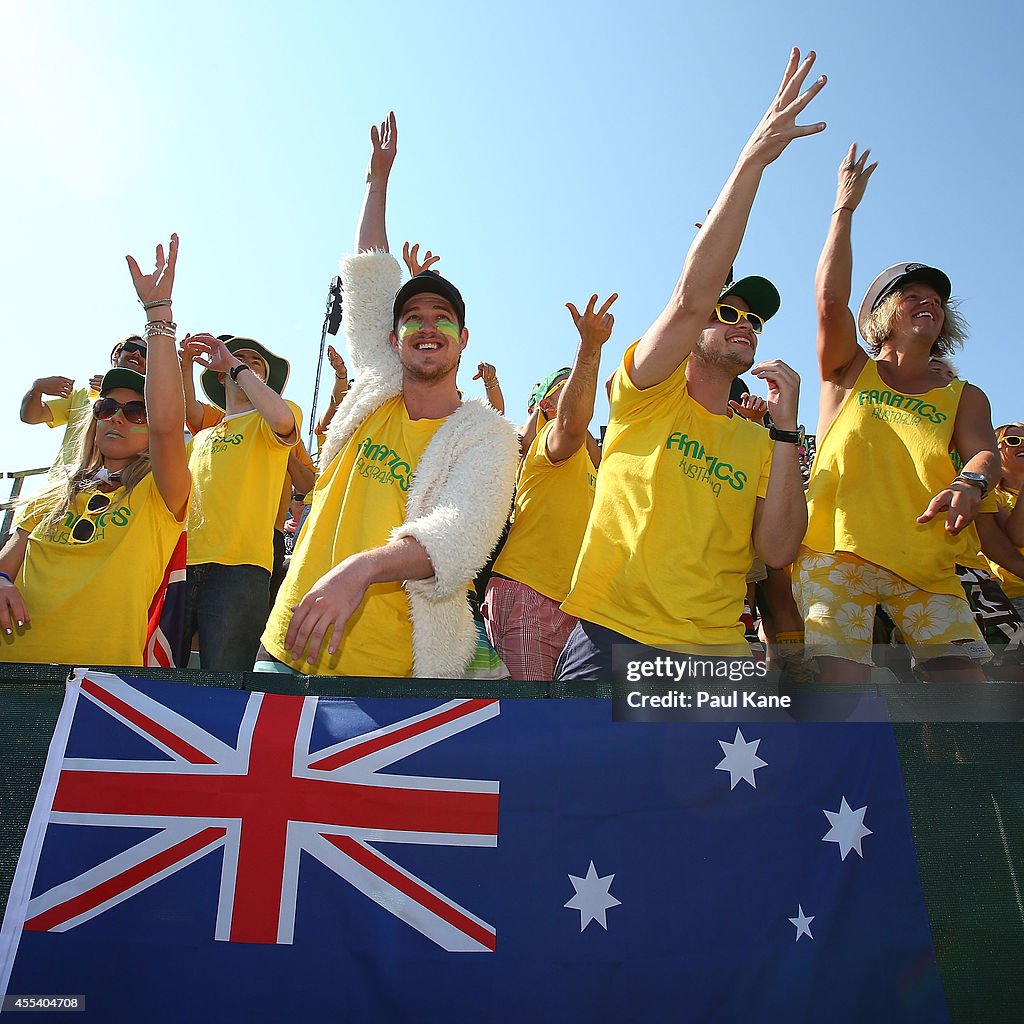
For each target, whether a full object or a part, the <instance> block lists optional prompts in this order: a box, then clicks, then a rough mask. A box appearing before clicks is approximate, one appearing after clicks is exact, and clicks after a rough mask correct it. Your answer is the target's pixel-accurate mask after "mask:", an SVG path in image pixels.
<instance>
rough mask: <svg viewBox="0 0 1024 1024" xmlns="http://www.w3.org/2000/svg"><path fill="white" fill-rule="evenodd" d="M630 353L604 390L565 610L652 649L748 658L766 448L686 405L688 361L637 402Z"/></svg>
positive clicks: (737, 421)
mask: <svg viewBox="0 0 1024 1024" xmlns="http://www.w3.org/2000/svg"><path fill="white" fill-rule="evenodd" d="M635 348H636V345H633V346H631V347H630V348H629V349H627V350H626V354H625V356H624V358H623V363H622V366H620V367H619V369H618V371H617V372H616V374H615V378H614V382H613V384H612V395H611V414H610V417H609V421H608V431H607V433H606V434H605V442H604V449H603V453H602V456H601V471H600V473H598V475H597V492H596V494H595V496H594V510H593V512H592V513H591V515H590V521H589V522H588V524H587V531H586V534H585V535H584V538H583V548H582V550H581V551H580V557H579V561H578V562H577V564H576V571H575V573H574V575H573V580H572V589H571V591H570V593H569V596H568V598H566V600H565V601H564V602H563V604H562V608H563V610H565V611H566V612H568V613H569V614H570V615H575V616H578V617H579V618H581V619H587V620H589V621H591V622H596V623H598V624H599V625H602V626H606V627H608V628H609V629H613V630H615V631H616V632H618V633H623V634H625V635H626V636H628V637H631V638H632V639H634V640H637V641H639V642H640V643H645V644H651V645H653V646H656V647H665V646H675V645H694V646H698V645H706V646H712V645H716V646H718V645H730V646H731V645H735V646H736V647H737V649H738V650H739V651H740V652H742V651H745V650H747V646H746V643H745V642H744V639H743V627H742V626H741V625H740V621H739V620H740V615H741V614H742V611H743V598H744V595H745V593H746V584H745V579H746V574H747V570H748V569H749V568H750V563H751V562H752V561H753V557H754V544H753V540H752V533H753V525H754V512H755V510H756V507H757V499H758V498H763V497H764V496H765V494H766V493H767V491H768V475H769V473H770V471H771V461H772V450H773V442H772V440H771V439H770V438H769V436H768V431H767V430H765V429H764V428H763V427H760V426H756V425H755V424H753V423H749V422H748V421H747V420H745V419H743V418H742V417H740V416H718V415H715V414H714V413H710V412H708V411H707V409H705V408H704V407H703V406H702V405H701V404H700V403H699V402H696V401H694V400H693V399H692V398H691V397H690V395H689V392H688V390H687V386H686V363H685V361H684V362H683V364H682V365H680V366H679V368H678V369H677V370H676V371H675V372H674V373H673V374H672V375H671V376H670V377H669V378H668V379H667V380H664V381H662V382H661V383H660V384H656V385H655V386H654V387H650V388H647V389H646V390H644V391H640V390H638V389H637V388H636V387H635V386H634V384H633V383H632V381H631V380H630V377H629V374H630V372H631V370H632V367H633V351H634V349H635Z"/></svg>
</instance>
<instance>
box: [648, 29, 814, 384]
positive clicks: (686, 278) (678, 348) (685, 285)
mask: <svg viewBox="0 0 1024 1024" xmlns="http://www.w3.org/2000/svg"><path fill="white" fill-rule="evenodd" d="M813 63H814V52H813V51H812V52H811V53H809V54H808V55H807V58H806V59H805V60H804V61H803V62H802V63H801V62H800V51H799V50H796V49H794V50H793V51H792V53H791V54H790V58H789V64H788V65H787V67H786V72H785V74H784V75H783V76H782V84H781V85H780V86H779V91H778V93H776V96H775V99H774V100H772V103H771V106H770V107H769V108H768V110H767V112H766V113H765V115H764V117H763V118H762V119H761V123H760V124H759V125H758V126H757V128H756V129H755V130H754V133H753V135H751V136H750V139H749V140H748V141H747V144H746V145H745V146H744V147H743V150H742V152H741V153H740V156H739V160H738V161H737V163H736V166H735V168H734V169H733V171H732V174H731V175H730V176H729V180H728V181H727V182H726V183H725V187H724V188H723V189H722V192H721V194H720V195H719V197H718V199H717V200H716V201H715V205H714V206H713V207H712V208H711V212H710V213H709V214H708V217H707V220H706V221H705V222H704V226H703V227H702V228H701V230H700V231H699V232H698V233H697V237H696V238H695V239H694V241H693V244H692V245H691V246H690V250H689V252H688V253H687V254H686V261H685V262H684V264H683V271H682V274H681V275H680V277H679V280H678V282H677V283H676V287H675V290H674V291H673V293H672V297H671V298H670V300H669V302H668V305H667V306H666V307H665V309H664V310H662V312H661V314H660V315H659V316H658V318H657V320H655V321H654V323H653V324H652V325H651V327H649V328H648V329H647V332H646V333H645V334H644V336H643V338H641V339H640V343H639V344H638V345H637V347H636V350H635V352H634V355H633V371H632V373H631V375H630V376H631V378H632V380H633V383H634V384H635V385H636V387H638V388H640V389H641V390H642V389H646V388H649V387H653V386H654V385H655V384H659V383H660V382H661V381H663V380H665V379H666V378H668V377H669V376H671V374H672V373H673V372H674V371H675V370H676V369H677V368H678V366H679V365H680V363H682V361H683V360H684V359H685V358H686V357H687V356H688V355H689V354H690V352H691V351H692V350H693V347H694V345H696V343H697V339H698V338H699V337H700V333H701V331H702V330H703V329H704V325H705V324H706V323H707V319H708V316H709V315H710V313H711V310H712V308H713V306H714V304H715V303H716V302H717V301H718V297H719V295H720V293H721V290H722V285H723V284H724V283H725V280H726V277H727V276H728V273H729V268H730V267H731V266H732V264H733V261H734V260H735V258H736V254H737V252H739V248H740V242H741V241H742V240H743V232H744V231H745V230H746V226H747V218H748V217H749V215H750V209H751V207H752V206H753V203H754V196H755V195H756V194H757V189H758V185H759V184H760V182H761V175H762V174H763V173H764V169H765V168H766V167H767V166H768V165H769V164H770V163H772V161H774V160H776V159H777V158H778V157H779V156H781V154H782V152H783V151H784V150H785V148H786V147H787V146H788V145H789V144H790V142H792V141H793V139H796V138H800V137H802V136H804V135H815V134H817V133H818V132H820V131H823V130H824V128H825V125H824V123H823V122H819V123H818V124H811V125H798V124H797V123H796V118H797V117H798V115H799V114H800V113H801V111H803V109H804V107H806V106H807V104H808V103H810V101H811V100H812V99H813V98H814V97H815V96H816V95H817V94H818V92H820V91H821V89H822V87H823V86H824V85H825V76H824V75H822V76H821V78H819V79H817V81H815V82H814V84H813V85H811V86H810V88H809V89H807V91H806V92H804V93H803V94H802V95H801V93H800V89H801V87H802V85H803V83H804V80H805V79H806V78H807V75H808V72H809V71H810V70H811V66H812V65H813Z"/></svg>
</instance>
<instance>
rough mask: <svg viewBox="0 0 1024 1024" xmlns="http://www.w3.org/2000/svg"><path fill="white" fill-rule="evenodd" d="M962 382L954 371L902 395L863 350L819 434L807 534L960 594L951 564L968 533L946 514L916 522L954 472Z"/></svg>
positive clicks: (960, 558)
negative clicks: (943, 381)
mask: <svg viewBox="0 0 1024 1024" xmlns="http://www.w3.org/2000/svg"><path fill="white" fill-rule="evenodd" d="M963 389H964V381H962V380H954V381H952V382H951V383H950V384H948V385H946V386H945V387H942V388H934V389H933V390H931V391H928V392H926V393H925V394H923V395H905V394H902V393H901V392H899V391H895V390H893V389H892V388H890V387H888V386H887V385H886V384H885V383H884V382H883V381H882V379H881V377H880V376H879V374H878V366H877V364H876V363H875V361H874V360H872V359H869V360H868V361H867V363H865V365H864V369H863V370H861V372H860V376H859V377H858V378H857V383H856V384H855V385H854V387H853V389H852V390H851V391H850V393H849V395H847V396H846V400H845V401H844V402H843V405H842V407H841V408H840V410H839V414H838V415H837V416H836V418H835V420H833V422H832V425H831V426H830V427H829V428H828V430H827V431H826V432H825V435H824V437H822V438H821V439H820V440H819V442H818V453H817V455H816V457H815V460H814V468H813V470H812V472H811V480H810V484H809V485H808V488H807V504H808V520H809V521H808V526H807V535H806V536H805V538H804V544H805V545H806V546H807V547H809V548H811V549H812V550H814V551H822V552H833V551H848V552H851V553H852V554H855V555H857V556H858V557H859V558H863V559H865V560H866V561H868V562H873V563H874V564H875V565H881V566H883V567H884V568H886V569H889V570H890V571H891V572H894V573H896V574H897V575H899V576H902V577H903V578H904V579H905V580H908V581H909V582H910V583H912V584H913V585H914V586H915V587H917V588H918V589H919V590H924V591H927V592H928V593H932V594H950V595H953V596H963V590H962V588H961V586H960V583H959V581H958V579H957V577H956V571H955V569H954V565H955V564H956V563H957V562H960V563H961V564H963V562H964V560H965V558H966V557H967V549H968V548H969V547H970V541H969V540H968V539H967V538H966V536H965V534H964V533H962V534H961V535H960V536H959V537H950V535H949V534H948V533H947V532H946V529H945V522H946V517H945V515H939V516H936V517H935V518H934V519H933V520H932V521H931V522H930V523H926V524H923V525H922V524H919V523H918V522H917V517H918V516H919V515H920V514H921V513H922V512H923V511H924V510H925V509H926V508H927V507H928V503H929V502H930V501H931V499H932V498H933V497H934V496H935V495H936V494H937V493H938V492H939V491H941V490H942V489H943V488H945V487H947V486H949V484H950V482H951V481H952V479H953V477H954V476H955V475H956V471H955V470H954V468H953V466H952V463H951V461H950V441H951V440H952V436H953V424H954V422H955V421H956V412H957V407H958V406H959V404H960V396H961V394H962V393H963Z"/></svg>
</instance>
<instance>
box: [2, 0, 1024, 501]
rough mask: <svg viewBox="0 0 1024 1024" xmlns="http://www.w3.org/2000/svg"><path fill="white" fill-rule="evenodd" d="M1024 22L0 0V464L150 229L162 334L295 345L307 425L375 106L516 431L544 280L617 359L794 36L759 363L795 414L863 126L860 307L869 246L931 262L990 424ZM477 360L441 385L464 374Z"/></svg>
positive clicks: (693, 7)
mask: <svg viewBox="0 0 1024 1024" xmlns="http://www.w3.org/2000/svg"><path fill="white" fill-rule="evenodd" d="M1021 22H1022V16H1021V14H1020V13H1019V8H1018V7H1017V5H1015V4H1010V3H1002V4H958V5H955V6H954V5H952V4H939V5H935V4H933V5H928V6H924V5H917V6H899V5H892V4H890V3H888V2H884V0H881V2H880V0H867V2H862V3H859V4H857V5H853V6H851V5H842V6H840V5H833V4H814V5H810V4H793V3H773V4H764V3H760V2H757V3H755V2H753V0H738V2H735V3H733V4H730V5H725V6H723V5H718V4H714V5H713V4H710V3H704V4H692V3H651V2H644V0H640V2H634V3H622V4H597V5H594V4H583V3H561V2H558V0H549V2H547V3H536V2H527V3H519V4H516V5H502V6H501V7H497V6H494V7H492V6H491V5H481V4H478V3H463V2H459V3H433V4H423V3H416V4H410V3H407V2H405V0H392V2H390V3H387V4H363V5H348V4H339V3H312V2H298V3H289V4H285V3H283V2H282V3H269V2H258V0H256V2H249V3H244V4H243V3H237V2H228V0H225V2H209V0H207V2H202V3H198V2H188V3H175V4H173V5H172V4H159V5H157V4H150V3H132V4H128V3H124V2H112V0H94V2H92V3H89V4H84V3H78V2H74V0H64V2H56V0H20V2H19V0H8V2H6V3H5V4H4V5H3V6H2V7H0V84H2V95H3V101H2V103H0V133H2V139H3V153H4V157H3V160H2V161H0V226H2V235H0V237H2V244H0V290H2V291H0V330H2V332H3V344H4V348H3V350H4V353H5V358H4V367H5V371H6V372H5V373H4V374H3V382H2V385H0V386H2V388H3V395H2V398H3V403H2V404H3V408H5V409H6V410H7V413H6V420H5V427H4V430H3V433H2V437H3V443H2V446H0V455H2V457H0V469H3V470H8V469H13V468H24V467H27V466H30V465H45V464H48V463H49V462H50V460H51V458H52V456H53V454H54V452H55V450H56V448H57V444H58V441H59V435H58V433H57V432H52V431H50V430H48V429H47V428H45V427H41V426H38V427H26V426H23V425H21V424H20V423H19V422H18V418H17V405H18V401H19V400H20V396H21V395H22V394H23V393H24V391H25V390H26V389H27V388H28V387H29V385H30V384H31V382H32V380H33V379H35V378H36V377H40V376H47V375H50V374H58V373H59V374H65V375H67V376H73V377H75V378H77V380H79V381H80V382H84V381H85V380H86V379H87V378H88V377H89V376H90V375H91V374H92V373H95V372H99V371H100V370H102V369H103V368H104V367H105V365H106V359H107V355H108V353H109V350H110V347H111V345H112V344H113V342H114V341H115V340H116V338H117V337H118V336H119V335H121V334H124V333H127V332H129V331H132V330H138V329H139V328H140V327H141V326H142V323H143V319H142V315H141V310H140V309H139V307H138V306H137V305H136V304H135V302H134V297H133V292H132V288H131V281H130V278H129V275H128V271H127V268H126V266H125V263H124V254H125V253H126V252H131V253H133V254H135V255H136V256H138V257H139V258H140V262H144V261H147V260H149V259H151V257H152V252H153V248H154V246H155V243H156V242H157V241H160V240H166V239H167V237H168V236H169V235H170V233H171V232H172V231H177V232H178V233H179V234H180V236H181V254H180V259H179V270H178V280H177V283H176V287H175V300H176V301H175V315H176V319H177V320H178V323H179V325H180V329H181V332H182V333H184V331H189V330H190V331H193V332H196V331H202V330H208V331H211V332H213V333H223V332H231V333H236V334H250V335H253V336H255V337H258V338H260V339H261V340H263V341H264V342H265V343H266V344H267V345H269V346H270V347H271V348H273V349H275V350H277V351H279V352H280V353H281V354H283V355H286V356H287V357H288V358H289V359H290V360H291V362H292V368H293V369H292V380H291V383H290V385H289V388H288V391H287V392H286V393H287V395H288V397H290V398H292V399H293V400H294V401H296V402H298V403H299V404H300V405H301V406H302V407H303V409H304V410H305V411H306V412H307V413H308V411H309V406H310V401H311V395H312V383H313V376H314V372H315V362H316V356H317V351H318V345H319V338H320V326H321V322H322V317H323V308H324V302H325V298H326V291H327V285H328V283H329V280H330V278H331V276H332V275H333V274H334V273H335V271H336V265H337V260H338V257H339V256H340V255H341V254H343V253H344V252H346V251H348V249H349V248H350V246H351V244H352V235H353V230H354V226H355V218H356V214H357V211H358V207H359V202H360V198H361V194H362V182H363V169H364V167H365V163H366V158H367V155H368V147H369V143H368V130H369V125H370V124H371V122H373V121H379V120H381V119H382V118H383V116H384V115H385V114H386V113H387V111H388V110H389V109H394V110H395V111H396V113H397V115H398V120H399V130H400V148H399V157H398V162H397V164H396V167H395V171H394V174H393V175H392V186H391V202H390V209H389V227H390V232H389V233H390V238H391V242H392V248H393V249H396V250H397V249H400V247H401V242H402V240H403V239H406V238H409V239H412V240H415V241H420V242H422V243H424V244H425V245H426V246H429V247H430V248H432V249H434V251H436V252H440V253H441V254H442V256H443V260H442V263H441V265H440V267H439V269H441V270H442V271H443V272H444V273H445V274H446V275H447V276H449V277H450V278H452V279H453V280H454V281H455V282H456V283H457V284H458V285H459V286H460V288H461V289H462V291H463V294H464V295H465V297H466V300H467V306H468V318H467V322H468V326H469V328H470V332H471V338H470V348H469V350H468V352H467V357H466V360H465V361H464V365H468V364H470V363H472V364H473V367H475V363H476V362H477V361H478V360H479V359H487V360H489V361H491V362H493V363H495V364H496V365H497V367H498V372H499V376H500V379H501V382H502V386H503V388H504V391H505V396H506V399H507V401H508V406H509V414H510V415H511V416H512V417H513V418H520V417H521V415H522V409H523V406H524V404H525V400H526V396H527V394H528V391H529V388H530V386H531V385H532V383H533V382H534V381H535V380H537V379H538V378H539V377H541V376H542V375H544V374H545V373H546V372H548V371H549V370H550V369H553V368H554V367H556V366H558V365H560V364H562V363H564V362H568V361H570V360H571V358H572V354H573V352H574V348H575V345H574V339H575V331H574V328H573V327H572V324H571V323H570V321H569V317H568V314H567V313H566V312H565V310H564V308H563V304H564V303H565V301H566V300H573V301H575V302H576V303H577V304H581V303H583V302H585V301H586V299H587V297H588V296H589V295H590V294H591V293H592V292H594V291H597V292H600V293H601V294H602V295H604V294H607V293H608V292H610V291H613V290H615V291H618V292H619V293H620V295H621V298H620V300H619V302H618V304H617V306H616V309H615V313H616V333H615V335H614V336H613V338H612V340H611V341H610V342H609V344H608V347H607V349H606V355H605V360H604V365H605V367H606V369H607V370H608V371H610V370H611V369H612V367H613V365H614V362H615V360H616V359H617V357H618V356H619V355H620V354H621V352H622V350H623V349H624V348H625V346H626V345H627V344H628V343H629V342H630V341H632V340H633V339H634V338H635V337H637V336H638V335H639V334H640V333H641V332H642V331H643V330H644V329H645V328H646V327H647V326H648V325H649V324H650V322H651V320H652V319H653V318H654V316H655V315H656V314H657V313H658V312H659V310H660V309H661V307H662V306H663V304H664V302H665V300H666V298H667V296H668V294H669V292H670V290H671V288H672V285H673V283H674V281H675V279H676V277H677V275H678V272H679V269H680V267H681V263H682V259H683V256H684V255H685V252H686V249H687V246H688V245H689V243H690V241H691V239H692V236H693V227H692V225H693V222H694V221H695V220H698V219H700V218H701V217H702V215H703V213H704V211H705V209H706V208H707V206H709V205H710V203H711V201H712V200H713V199H714V197H715V195H716V194H717V192H718V190H719V188H720V187H721V185H722V183H723V182H724V180H725V177H726V176H727V174H728V172H729V170H730V168H731V166H732V164H733V162H734V160H735V158H736V155H737V153H738V151H739V148H740V147H741V146H742V144H743V142H744V141H745V139H746V137H747V136H748V134H749V132H750V131H751V129H752V128H753V126H754V125H755V124H756V123H757V121H758V120H759V118H760V116H761V114H762V113H763V110H764V108H765V106H766V105H767V104H768V102H769V101H770V99H771V98H772V96H773V94H774V91H775V89H776V87H777V84H778V80H779V77H780V75H781V73H782V69H783V67H784V64H785V61H786V58H787V55H788V50H789V47H790V46H793V45H797V46H800V47H801V48H803V49H807V48H814V49H816V50H817V52H818V55H819V60H818V65H817V69H818V70H819V71H821V72H824V73H826V74H827V75H828V76H829V79H830V81H829V84H828V86H826V88H825V90H824V91H823V93H822V94H821V96H820V97H819V98H818V99H817V100H815V102H814V103H813V104H812V106H811V107H810V108H809V110H808V112H807V115H806V117H805V120H806V121H818V120H824V121H827V122H828V129H827V130H826V132H824V133H823V134H822V135H819V136H815V137H813V138H810V139H805V140H798V141H797V142H795V143H794V144H793V145H792V146H791V147H790V149H789V150H788V151H787V153H785V154H784V155H783V157H782V158H781V159H780V160H779V161H778V162H777V163H776V164H774V165H773V166H772V167H771V168H769V170H768V172H767V174H766V175H765V180H764V183H763V186H762V189H761V193H760V195H759V197H758V201H757V203H756V205H755V208H754V213H753V216H752V219H751V222H750V226H749V229H748V232H747V236H746V241H745V243H744V247H743V250H742V251H741V254H740V259H739V261H738V263H737V271H738V273H739V274H746V273H763V274H765V275H766V276H768V277H770V278H772V279H773V280H774V281H775V282H776V283H777V284H778V286H779V289H780V291H781V293H782V297H783V305H782V310H781V312H780V313H779V315H778V316H777V317H776V318H775V319H774V320H773V321H772V322H771V324H770V325H769V328H768V329H767V330H766V332H765V334H764V335H763V336H762V341H761V346H760V351H759V355H760V356H761V357H779V358H782V359H785V360H786V361H787V362H789V363H791V364H792V365H793V366H794V367H795V368H796V369H797V370H798V371H799V372H800V374H801V376H802V378H803V382H804V383H803V389H802V396H801V418H802V420H803V421H804V422H805V423H806V424H807V426H808V427H809V428H813V426H814V424H815V422H816V419H817V392H818V388H817V381H816V371H815V363H814V352H813V350H814V313H813V303H812V279H813V273H814V266H815V263H816V261H817V257H818V252H819V250H820V247H821V243H822V240H823V237H824V231H825V227H826V224H827V221H828V216H829V214H830V212H831V209H832V199H833V196H834V192H835V180H836V168H837V167H838V164H839V162H840V159H841V157H842V156H843V154H844V153H845V151H846V149H847V147H848V146H849V144H850V142H851V141H853V140H857V141H858V142H859V143H861V144H862V145H870V146H871V147H872V150H873V153H874V155H875V156H876V157H877V158H878V159H879V161H880V166H879V169H878V171H877V172H876V173H875V175H874V178H873V179H872V182H871V185H870V187H869V191H868V195H867V197H866V199H865V201H864V203H863V205H862V207H861V210H860V212H859V213H858V215H857V218H856V223H855V235H854V242H855V248H854V253H855V269H854V294H855V301H859V298H860V295H861V294H862V293H863V290H864V288H865V287H866V285H867V283H868V282H869V281H870V280H871V278H872V277H874V275H875V274H876V273H877V272H878V271H879V270H880V269H881V268H882V267H884V266H886V265H887V264H890V263H895V262H898V261H901V260H920V261H922V262H927V263H932V264H934V265H937V266H939V267H942V268H943V269H945V270H946V271H947V272H948V273H949V275H950V277H951V278H952V280H953V285H954V291H955V293H956V294H957V295H959V296H960V297H961V298H962V299H963V307H962V308H963V312H964V314H965V315H966V318H967V320H968V322H969V323H970V325H971V338H970V341H969V343H968V346H967V349H966V351H965V352H964V353H963V354H962V355H961V356H960V357H959V358H958V360H957V361H958V363H959V365H960V367H961V372H962V374H963V375H964V376H966V377H967V378H968V379H970V380H972V381H974V382H975V383H977V384H979V385H980V386H981V387H982V388H983V389H985V391H986V392H987V393H988V394H989V396H990V398H991V400H992V405H993V416H994V419H995V421H996V422H997V423H998V422H1003V421H1006V420H1010V419H1018V418H1024V400H1022V399H1021V398H1020V397H1019V395H1018V387H1017V377H1016V370H1017V366H1018V356H1017V353H1016V351H1015V349H1016V346H1017V345H1018V344H1019V340H1018V329H1019V328H1018V324H1019V321H1020V319H1021V316H1020V313H1019V310H1018V305H1019V299H1018V296H1017V290H1018V287H1019V286H1018V284H1017V282H1016V276H1017V272H1018V268H1019V266H1020V254H1019V240H1020V238H1021V235H1022V231H1021V228H1022V214H1021V204H1022V201H1021V194H1020V187H1019V185H1018V178H1019V175H1020V170H1019V168H1020V164H1021V153H1022V146H1021V143H1020V139H1019V137H1018V133H1019V131H1020V123H1021V104H1022V100H1024V89H1022V87H1021V85H1020V81H1019V64H1020V38H1021V28H1022V24H1021ZM1004 304H1005V305H1004ZM471 375H472V368H470V369H469V371H468V372H464V374H463V380H462V384H463V387H464V388H465V390H466V391H467V392H468V393H470V394H477V393H482V388H481V387H480V384H479V382H471V381H470V377H471ZM755 383H756V382H755ZM755 390H756V389H755ZM602 398H603V396H602ZM605 415H606V407H604V406H603V404H599V406H598V416H597V418H596V419H597V420H598V421H599V422H603V420H604V418H605ZM4 493H6V489H5V490H4Z"/></svg>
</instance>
